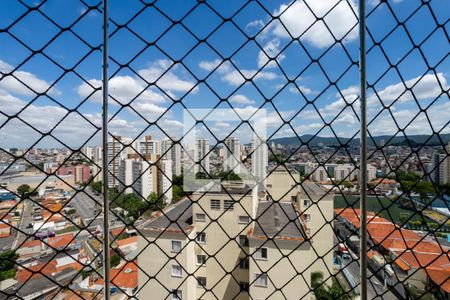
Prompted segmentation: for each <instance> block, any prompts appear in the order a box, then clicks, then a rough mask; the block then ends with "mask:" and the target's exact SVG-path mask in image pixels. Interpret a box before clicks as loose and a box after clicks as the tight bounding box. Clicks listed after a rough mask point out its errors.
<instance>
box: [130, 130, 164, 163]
mask: <svg viewBox="0 0 450 300" xmlns="http://www.w3.org/2000/svg"><path fill="white" fill-rule="evenodd" d="M134 147H135V149H136V151H137V152H138V153H139V154H140V155H141V156H142V157H143V158H145V159H146V160H148V159H149V158H150V156H151V155H156V154H161V149H160V142H159V141H156V140H154V139H152V136H151V135H147V136H146V137H145V138H144V139H143V140H140V141H136V142H135V144H134Z"/></svg>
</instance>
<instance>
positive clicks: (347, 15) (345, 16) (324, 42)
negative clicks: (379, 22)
mask: <svg viewBox="0 0 450 300" xmlns="http://www.w3.org/2000/svg"><path fill="white" fill-rule="evenodd" d="M305 1H306V0H305ZM306 2H307V4H308V6H309V7H310V8H308V6H307V5H306V4H305V2H304V1H296V2H294V3H293V4H292V5H291V6H289V4H282V5H280V7H279V9H278V10H276V11H275V13H274V14H275V15H276V16H278V15H279V16H280V19H279V21H278V20H277V21H275V22H274V23H272V24H273V25H272V26H271V31H272V32H273V34H274V35H275V36H277V37H280V38H289V37H290V35H289V34H291V35H292V36H293V37H294V38H298V37H300V36H301V39H302V40H305V41H307V42H309V43H311V44H312V45H314V46H316V47H318V48H324V47H328V46H330V45H332V44H333V43H334V38H333V36H332V35H331V34H330V31H331V32H332V33H333V35H334V36H335V38H336V39H341V38H343V37H344V36H345V35H346V34H347V33H348V32H350V33H349V34H348V35H347V36H346V40H354V39H356V38H357V37H358V28H357V26H356V27H355V28H354V29H353V30H352V28H353V27H354V26H355V25H357V23H358V21H357V18H356V16H355V15H356V13H357V11H358V8H357V5H356V2H355V0H349V1H339V0H320V1H316V0H314V1H311V0H310V1H306ZM338 2H339V3H338ZM336 4H337V5H336ZM335 5H336V6H335ZM310 9H311V10H312V12H311V10H310ZM330 10H331V11H330ZM313 12H314V14H315V15H316V16H317V17H318V18H322V17H323V21H321V20H320V21H317V19H316V17H315V16H314V14H313ZM324 22H325V23H326V24H327V25H328V28H329V30H328V29H327V27H326V26H325V24H324ZM281 23H283V25H284V26H283V25H282V24H281ZM310 26H311V27H310ZM285 27H286V28H287V31H286V28H285Z"/></svg>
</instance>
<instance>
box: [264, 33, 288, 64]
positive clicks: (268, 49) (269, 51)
mask: <svg viewBox="0 0 450 300" xmlns="http://www.w3.org/2000/svg"><path fill="white" fill-rule="evenodd" d="M279 47H280V41H279V39H273V40H271V41H269V42H268V43H267V44H266V45H265V46H264V48H263V49H264V51H262V50H260V51H259V53H258V67H259V68H262V67H263V66H264V65H265V64H266V63H267V62H268V61H269V60H271V59H273V58H274V57H275V56H277V55H278V54H279V53H280V49H279ZM285 57H286V56H285V55H284V54H280V55H278V57H277V58H276V60H277V61H278V62H280V61H282V60H283V59H284V58H285ZM276 66H277V65H276V63H275V61H273V60H271V62H270V63H268V64H267V66H266V68H273V67H276Z"/></svg>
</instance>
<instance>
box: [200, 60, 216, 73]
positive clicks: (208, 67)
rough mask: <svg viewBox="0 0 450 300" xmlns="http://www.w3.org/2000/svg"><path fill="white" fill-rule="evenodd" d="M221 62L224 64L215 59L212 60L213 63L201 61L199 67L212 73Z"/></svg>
mask: <svg viewBox="0 0 450 300" xmlns="http://www.w3.org/2000/svg"><path fill="white" fill-rule="evenodd" d="M221 62H222V60H220V59H215V60H212V61H205V60H202V61H200V63H199V64H198V65H199V67H200V68H202V69H203V70H205V71H212V70H214V69H215V68H216V67H217V66H218V65H220V63H221Z"/></svg>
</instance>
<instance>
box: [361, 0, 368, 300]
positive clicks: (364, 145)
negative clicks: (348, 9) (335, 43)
mask: <svg viewBox="0 0 450 300" xmlns="http://www.w3.org/2000/svg"><path fill="white" fill-rule="evenodd" d="M365 11H366V10H365V0H359V75H360V89H361V96H360V101H361V139H360V166H359V171H360V176H359V178H360V184H359V187H360V202H359V203H360V221H361V226H360V252H359V260H360V280H361V295H360V299H363V300H366V299H367V115H366V104H367V103H366V15H365Z"/></svg>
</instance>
